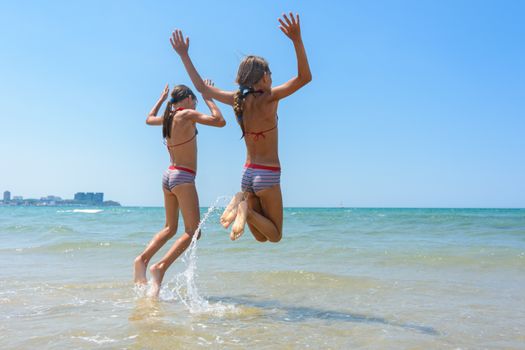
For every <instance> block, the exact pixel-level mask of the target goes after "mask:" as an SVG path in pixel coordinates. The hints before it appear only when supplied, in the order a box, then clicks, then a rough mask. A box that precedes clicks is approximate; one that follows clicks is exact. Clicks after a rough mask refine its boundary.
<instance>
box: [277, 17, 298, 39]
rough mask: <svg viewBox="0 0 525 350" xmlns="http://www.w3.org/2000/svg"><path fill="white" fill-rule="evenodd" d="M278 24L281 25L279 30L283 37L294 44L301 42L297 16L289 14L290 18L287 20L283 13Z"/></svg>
mask: <svg viewBox="0 0 525 350" xmlns="http://www.w3.org/2000/svg"><path fill="white" fill-rule="evenodd" d="M279 23H281V25H280V26H279V29H281V31H282V32H283V33H284V35H286V36H287V37H288V38H290V39H291V40H292V41H294V42H295V41H298V40H301V26H300V21H299V14H297V15H295V17H294V14H293V13H291V12H290V18H288V16H287V15H286V14H285V13H283V17H282V18H279Z"/></svg>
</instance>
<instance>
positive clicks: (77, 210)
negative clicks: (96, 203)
mask: <svg viewBox="0 0 525 350" xmlns="http://www.w3.org/2000/svg"><path fill="white" fill-rule="evenodd" d="M102 211H104V209H72V210H57V213H84V214H97V213H100V212H102Z"/></svg>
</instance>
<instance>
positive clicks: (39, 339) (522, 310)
mask: <svg viewBox="0 0 525 350" xmlns="http://www.w3.org/2000/svg"><path fill="white" fill-rule="evenodd" d="M205 213H208V214H209V217H208V219H207V220H206V222H204V224H203V234H202V238H201V239H200V240H199V241H197V242H195V245H193V246H192V247H191V249H190V250H189V251H188V254H187V255H185V256H184V258H183V259H180V260H177V261H176V262H175V263H174V264H173V266H172V267H171V268H170V270H168V273H167V274H166V276H165V279H164V281H165V283H164V285H163V288H162V290H161V293H160V297H159V299H158V300H155V299H152V298H149V297H147V296H146V295H145V294H146V293H145V291H143V290H140V289H137V288H135V287H134V285H133V283H132V264H133V259H134V258H135V256H136V255H138V254H139V253H140V252H141V251H142V250H143V248H144V247H145V245H146V244H147V243H148V242H149V240H150V239H151V237H152V236H153V235H154V234H155V233H156V232H157V231H158V230H159V229H160V228H161V227H162V226H163V225H164V209H163V208H139V207H118V208H117V207H116V208H96V207H89V208H74V207H47V208H46V207H40V208H36V207H0V237H1V240H0V265H1V266H2V269H0V310H1V312H0V348H2V349H33V348H39V349H60V348H63V349H178V348H180V349H182V348H184V349H205V348H206V349H208V348H212V349H246V348H250V349H308V348H310V349H350V348H352V349H360V348H362V349H407V348H410V349H523V347H524V344H525V332H524V331H523V330H524V329H525V293H523V291H524V290H525V210H523V209H359V208H357V209H356V208H286V209H285V212H284V235H283V239H282V241H281V242H279V243H277V244H272V243H264V244H263V243H258V242H256V241H255V240H254V239H253V237H252V236H251V233H250V232H249V231H248V229H247V230H246V232H245V233H244V235H243V236H242V237H241V238H240V239H239V240H238V241H235V242H232V241H230V239H229V232H228V231H227V230H225V229H223V228H222V227H221V226H220V225H219V223H218V221H219V216H220V214H221V208H202V214H203V216H204V214H205ZM179 227H183V225H180V226H179ZM179 234H180V233H178V234H177V235H179ZM165 248H167V247H165ZM165 251H166V249H163V250H162V251H161V253H163V252H165ZM160 257H161V254H158V255H156V256H155V257H154V258H153V261H158V260H159V259H160Z"/></svg>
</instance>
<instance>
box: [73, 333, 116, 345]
mask: <svg viewBox="0 0 525 350" xmlns="http://www.w3.org/2000/svg"><path fill="white" fill-rule="evenodd" d="M71 338H72V339H81V340H85V341H88V342H90V343H96V344H98V345H101V344H110V343H114V342H116V341H117V340H116V339H112V338H108V337H103V336H101V335H98V334H97V335H95V336H92V337H71Z"/></svg>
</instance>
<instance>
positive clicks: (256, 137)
mask: <svg viewBox="0 0 525 350" xmlns="http://www.w3.org/2000/svg"><path fill="white" fill-rule="evenodd" d="M244 90H247V91H244ZM241 91H243V95H244V96H246V95H248V94H261V93H263V92H264V91H263V90H253V89H252V88H246V89H243V90H241ZM277 119H279V117H277ZM240 120H241V122H242V116H241V118H240ZM276 128H277V124H275V126H274V127H273V128H270V129H268V130H263V131H257V132H252V131H245V132H244V135H253V140H254V141H255V142H257V141H259V138H260V137H262V138H263V139H264V138H266V135H264V134H266V133H267V132H269V131H272V130H273V129H276Z"/></svg>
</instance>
